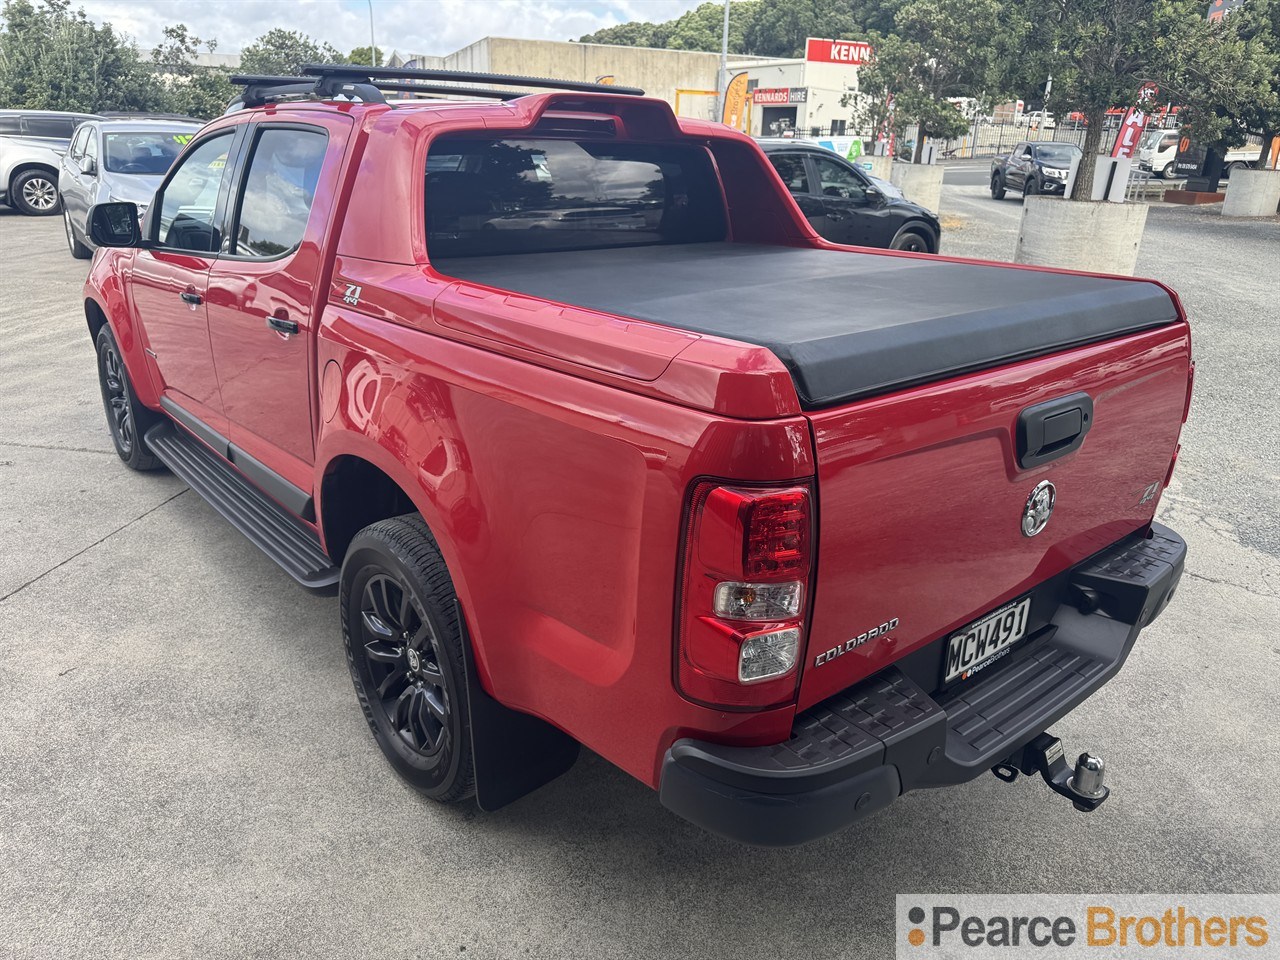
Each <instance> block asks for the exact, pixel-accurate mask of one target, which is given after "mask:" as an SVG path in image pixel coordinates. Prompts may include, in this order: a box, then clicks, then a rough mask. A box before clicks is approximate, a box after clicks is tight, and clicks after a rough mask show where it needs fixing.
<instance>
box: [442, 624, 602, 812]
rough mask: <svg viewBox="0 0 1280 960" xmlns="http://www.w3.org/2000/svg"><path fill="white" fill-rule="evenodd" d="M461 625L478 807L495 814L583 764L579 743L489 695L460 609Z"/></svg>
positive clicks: (549, 725) (545, 723)
mask: <svg viewBox="0 0 1280 960" xmlns="http://www.w3.org/2000/svg"><path fill="white" fill-rule="evenodd" d="M458 625H459V627H460V629H461V630H462V655H463V658H464V659H465V660H466V668H467V702H468V704H469V706H470V719H471V753H472V756H473V757H474V758H475V759H474V762H475V776H476V805H477V806H479V807H480V809H481V810H484V811H486V812H492V811H494V810H499V809H501V808H502V807H505V806H506V805H507V804H509V803H511V802H512V801H515V800H519V799H520V798H521V797H523V796H524V795H525V794H527V793H532V792H533V791H534V790H537V789H538V788H539V787H541V786H543V785H544V784H547V783H550V782H551V781H552V780H554V779H555V778H556V777H558V776H560V775H561V774H564V773H567V772H568V771H569V768H570V767H572V766H573V764H574V762H575V761H576V760H577V759H578V741H577V740H574V739H573V738H572V737H571V736H569V735H568V734H567V733H564V732H563V731H560V730H557V729H556V728H555V727H553V726H552V725H551V724H549V723H547V722H546V721H545V720H541V719H539V718H538V717H535V716H532V715H530V714H527V713H521V712H520V711H519V710H512V709H510V708H509V707H504V706H503V705H502V704H500V703H499V702H498V701H497V700H495V699H493V697H491V696H489V694H487V693H485V691H484V688H483V687H482V686H481V685H480V677H479V674H478V673H477V672H476V665H475V655H474V653H473V652H472V650H471V632H470V631H469V630H468V629H467V620H466V617H465V616H464V615H463V612H462V605H461V604H458Z"/></svg>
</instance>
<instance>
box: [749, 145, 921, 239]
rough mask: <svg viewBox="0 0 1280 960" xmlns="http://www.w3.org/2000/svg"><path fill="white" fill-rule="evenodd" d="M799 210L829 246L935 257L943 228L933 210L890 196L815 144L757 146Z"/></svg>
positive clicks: (865, 174) (843, 161)
mask: <svg viewBox="0 0 1280 960" xmlns="http://www.w3.org/2000/svg"><path fill="white" fill-rule="evenodd" d="M758 142H759V144H760V147H761V149H763V150H764V152H765V155H766V156H768V158H769V160H770V162H772V163H773V166H774V169H775V170H777V171H778V176H780V177H782V182H783V183H785V184H786V185H787V189H788V190H790V191H791V195H792V196H793V197H795V198H796V203H797V204H799V206H800V211H801V212H802V213H803V214H804V215H805V216H806V217H807V218H808V219H809V222H810V223H811V224H813V229H815V230H817V231H818V233H819V234H821V235H822V236H823V237H825V238H826V239H828V240H830V241H831V242H832V243H848V244H851V245H853V246H858V247H888V248H889V249H891V250H909V251H912V252H915V253H937V252H938V244H939V243H940V241H941V238H942V226H941V224H939V223H938V217H937V215H936V214H934V213H933V212H932V211H929V210H926V209H925V208H924V207H922V206H920V205H919V204H916V203H912V202H911V201H909V200H905V199H903V198H901V197H894V196H890V195H889V194H888V193H887V190H886V188H884V187H881V186H879V185H878V184H879V181H876V180H874V179H873V178H872V177H870V176H868V175H867V173H866V172H865V171H864V170H862V169H860V168H859V167H857V166H856V165H854V164H852V163H850V162H849V161H848V160H846V159H844V157H842V156H840V155H839V154H836V153H832V152H831V151H830V150H828V149H826V148H825V147H821V146H818V145H817V144H816V143H814V144H810V143H804V142H802V141H801V142H798V141H795V140H782V139H762V140H759V141H758Z"/></svg>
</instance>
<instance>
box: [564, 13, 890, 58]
mask: <svg viewBox="0 0 1280 960" xmlns="http://www.w3.org/2000/svg"><path fill="white" fill-rule="evenodd" d="M904 2H905V0H734V2H733V3H732V4H731V6H730V8H729V52H730V53H744V54H752V55H754V56H761V57H800V56H804V42H805V39H806V38H808V37H831V38H833V39H837V40H846V39H861V38H862V37H863V36H865V35H866V34H867V33H868V32H870V31H879V32H884V33H888V32H890V31H891V30H892V28H893V17H894V14H895V13H896V12H897V10H898V9H899V8H900V7H902V6H903V4H904ZM723 23H724V4H723V3H722V2H720V0H711V2H707V3H703V4H701V5H700V6H698V7H695V8H694V9H693V10H690V11H688V12H687V13H685V14H684V15H682V16H680V17H677V18H676V19H674V20H667V21H665V22H663V23H648V22H645V21H639V20H637V21H632V22H631V23H623V24H619V25H618V26H616V27H606V28H605V29H603V30H597V31H596V32H595V33H590V34H587V35H586V36H584V37H581V38H580V42H581V43H607V44H614V45H616V46H624V47H661V48H667V49H671V50H707V51H711V52H716V51H719V49H720V38H721V30H722V29H723Z"/></svg>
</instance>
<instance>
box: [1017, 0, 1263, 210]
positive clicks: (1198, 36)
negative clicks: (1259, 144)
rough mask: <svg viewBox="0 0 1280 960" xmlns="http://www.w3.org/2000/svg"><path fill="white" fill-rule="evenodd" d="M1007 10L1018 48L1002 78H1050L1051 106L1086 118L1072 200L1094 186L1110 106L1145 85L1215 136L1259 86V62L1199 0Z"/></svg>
mask: <svg viewBox="0 0 1280 960" xmlns="http://www.w3.org/2000/svg"><path fill="white" fill-rule="evenodd" d="M1006 11H1007V18H1006V21H1005V23H1006V30H1007V31H1008V34H1009V35H1010V36H1011V37H1012V40H1013V45H1014V46H1015V48H1016V49H1017V55H1015V56H1010V57H1006V58H1002V61H1001V62H1002V63H1003V64H1004V65H1005V67H1006V68H1007V72H1006V74H1005V80H1006V83H1007V85H1008V86H1011V87H1015V88H1019V89H1022V90H1035V89H1037V88H1038V87H1039V86H1041V85H1043V84H1044V82H1045V80H1046V78H1048V77H1050V76H1052V77H1053V87H1052V93H1051V95H1050V103H1051V104H1052V105H1053V108H1054V109H1055V110H1056V112H1057V113H1058V114H1059V116H1062V115H1064V114H1066V113H1067V112H1070V111H1079V112H1080V113H1082V114H1083V115H1084V117H1085V120H1086V122H1087V124H1088V126H1087V132H1086V134H1085V141H1084V154H1085V156H1084V159H1083V161H1082V162H1081V164H1080V170H1079V173H1078V174H1077V176H1076V179H1075V187H1074V189H1073V192H1072V196H1071V199H1075V200H1078V199H1081V198H1087V197H1089V196H1090V195H1091V194H1092V190H1093V173H1094V162H1093V158H1094V157H1095V156H1096V155H1097V154H1098V153H1099V152H1100V148H1101V146H1102V142H1103V140H1102V135H1103V123H1104V120H1105V117H1106V112H1107V110H1108V109H1109V108H1110V107H1116V106H1126V105H1130V104H1134V103H1135V101H1136V100H1137V98H1138V95H1139V89H1140V88H1141V87H1142V85H1143V84H1144V83H1148V82H1150V83H1154V84H1155V85H1156V86H1157V87H1159V88H1160V96H1161V98H1162V99H1171V100H1173V101H1174V102H1176V103H1187V104H1188V105H1189V106H1191V107H1192V111H1191V112H1192V114H1194V116H1195V117H1196V118H1197V120H1198V122H1199V123H1200V124H1201V125H1202V128H1203V129H1202V135H1205V136H1207V137H1208V139H1209V140H1210V141H1213V140H1215V139H1218V140H1220V139H1221V138H1222V137H1223V136H1225V135H1227V126H1228V124H1227V122H1226V119H1225V117H1227V116H1229V115H1231V114H1232V113H1233V112H1234V111H1236V110H1238V109H1241V108H1243V107H1244V106H1245V105H1246V104H1247V103H1248V101H1249V100H1250V98H1251V97H1252V96H1254V95H1255V94H1256V92H1257V73H1258V70H1259V69H1265V66H1262V65H1261V64H1260V63H1259V61H1258V58H1257V56H1256V51H1255V54H1250V52H1249V50H1248V47H1247V44H1244V43H1243V42H1242V41H1241V40H1240V38H1239V37H1235V36H1233V34H1232V31H1231V30H1230V29H1227V28H1226V27H1224V25H1221V24H1216V23H1212V22H1210V21H1208V20H1206V19H1205V5H1204V3H1203V0H1046V2H1045V3H1041V4H1038V5H1037V6H1036V7H1035V8H1034V9H1031V8H1027V7H1021V6H1013V5H1011V6H1009V7H1007V8H1006Z"/></svg>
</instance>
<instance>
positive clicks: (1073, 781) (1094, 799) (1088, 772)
mask: <svg viewBox="0 0 1280 960" xmlns="http://www.w3.org/2000/svg"><path fill="white" fill-rule="evenodd" d="M991 772H992V773H994V774H995V775H996V776H997V777H999V778H1000V779H1001V780H1003V781H1004V782H1005V783H1013V781H1015V780H1017V779H1018V774H1019V773H1025V774H1027V775H1028V776H1030V775H1032V774H1034V773H1038V774H1040V776H1042V777H1044V782H1045V783H1047V784H1048V785H1049V789H1050V790H1052V791H1053V792H1054V793H1057V794H1061V795H1062V796H1064V797H1066V798H1067V799H1068V800H1070V801H1071V805H1072V806H1074V807H1075V808H1076V809H1077V810H1079V811H1081V812H1082V813H1089V812H1090V811H1092V810H1097V809H1098V808H1099V807H1100V806H1102V804H1103V801H1105V800H1106V799H1107V797H1109V796H1111V791H1110V790H1109V789H1108V788H1107V787H1106V786H1104V785H1103V782H1102V781H1103V778H1104V776H1105V773H1106V767H1105V766H1104V765H1103V763H1102V758H1101V757H1099V756H1095V755H1094V754H1092V753H1082V754H1080V757H1079V759H1077V760H1076V765H1075V769H1074V770H1073V769H1072V768H1071V767H1069V766H1067V759H1066V754H1065V753H1064V752H1063V749H1062V741H1061V740H1059V739H1058V738H1057V737H1055V736H1054V735H1053V734H1051V733H1042V734H1040V736H1038V737H1036V738H1035V739H1034V740H1032V741H1031V742H1030V743H1028V744H1027V745H1026V746H1025V747H1023V748H1022V749H1021V750H1019V751H1018V752H1017V753H1015V754H1013V755H1011V756H1010V757H1008V758H1007V759H1006V760H1005V761H1004V762H1003V763H997V764H996V765H995V766H994V767H992V768H991Z"/></svg>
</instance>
